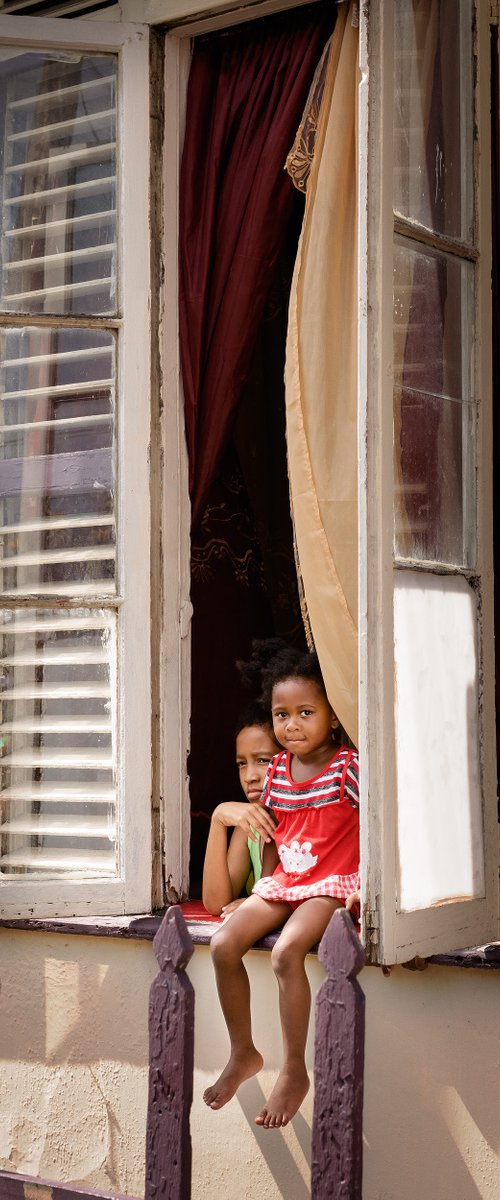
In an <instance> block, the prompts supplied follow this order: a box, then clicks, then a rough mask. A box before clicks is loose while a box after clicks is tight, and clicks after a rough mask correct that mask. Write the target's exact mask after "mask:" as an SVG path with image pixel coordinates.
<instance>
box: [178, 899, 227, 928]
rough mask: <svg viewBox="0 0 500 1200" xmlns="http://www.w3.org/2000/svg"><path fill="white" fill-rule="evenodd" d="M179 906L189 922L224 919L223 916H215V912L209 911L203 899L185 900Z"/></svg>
mask: <svg viewBox="0 0 500 1200" xmlns="http://www.w3.org/2000/svg"><path fill="white" fill-rule="evenodd" d="M179 908H180V910H181V912H182V913H183V914H184V917H185V918H186V921H187V922H188V923H189V922H190V921H212V922H213V921H222V917H214V915H213V913H209V912H208V909H206V908H205V906H204V904H202V903H201V900H185V901H184V903H183V904H179Z"/></svg>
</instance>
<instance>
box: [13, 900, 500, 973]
mask: <svg viewBox="0 0 500 1200" xmlns="http://www.w3.org/2000/svg"><path fill="white" fill-rule="evenodd" d="M180 907H181V909H182V911H183V913H184V917H185V919H186V923H187V927H188V929H189V933H190V934H191V937H192V939H193V942H194V944H195V946H208V945H210V939H211V937H212V934H213V933H214V930H215V929H217V928H218V926H219V925H220V924H221V918H220V917H212V916H210V914H208V913H207V914H206V915H203V916H201V915H200V910H201V906H200V904H199V903H198V902H196V901H194V902H191V901H187V903H185V904H181V906H180ZM162 918H163V912H160V913H142V914H139V915H137V916H127V917H30V918H26V919H24V918H22V917H16V918H11V919H8V920H0V929H25V930H29V931H30V932H31V933H34V932H37V931H40V932H41V933H64V934H66V935H68V934H71V935H73V934H85V935H86V936H87V937H111V938H136V939H139V940H142V941H149V942H151V941H152V940H153V938H154V937H155V934H156V933H157V932H158V929H159V927H160V925H161V921H162ZM277 936H278V935H277V934H276V933H272V934H270V935H269V936H268V937H265V938H262V939H261V940H260V941H259V942H256V943H255V947H254V948H255V949H256V950H272V948H273V946H274V944H275V942H276V939H277ZM311 953H313V954H314V953H316V947H314V949H313V950H312V952H311ZM426 961H427V962H428V963H430V964H432V965H433V966H443V967H467V968H471V967H473V968H476V969H477V968H481V969H482V970H488V971H491V970H497V971H498V970H500V942H489V943H488V944H487V945H485V946H470V947H469V948H468V949H465V950H452V951H450V952H449V953H448V954H433V955H431V956H430V957H429V958H428V959H427V960H426Z"/></svg>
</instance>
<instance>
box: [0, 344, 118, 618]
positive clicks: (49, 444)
mask: <svg viewBox="0 0 500 1200" xmlns="http://www.w3.org/2000/svg"><path fill="white" fill-rule="evenodd" d="M0 347H1V354H2V362H1V371H0V571H1V574H0V587H1V590H2V591H3V593H4V594H9V595H13V596H30V595H35V594H47V595H62V596H74V597H81V596H85V595H89V596H90V595H92V596H101V595H106V594H109V593H110V592H113V591H114V587H115V585H114V579H115V531H114V505H113V464H114V455H113V414H114V386H115V365H114V364H115V342H114V337H113V335H112V334H111V333H109V332H105V331H101V330H96V329H91V330H81V329H65V330H55V329H47V328H40V329H4V330H3V331H2V332H1V337H0Z"/></svg>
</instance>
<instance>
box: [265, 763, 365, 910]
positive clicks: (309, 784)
mask: <svg viewBox="0 0 500 1200" xmlns="http://www.w3.org/2000/svg"><path fill="white" fill-rule="evenodd" d="M262 801H263V803H264V804H265V805H266V807H267V808H271V809H272V810H273V812H274V813H275V815H276V816H277V817H278V825H277V827H276V835H275V836H276V845H277V848H278V854H279V856H280V862H279V864H278V866H277V867H276V870H275V871H274V874H273V875H269V876H264V878H262V879H259V881H258V883H256V884H255V885H254V888H253V890H254V892H255V893H256V894H257V895H258V896H262V897H263V898H264V899H265V900H288V901H291V902H293V901H295V900H307V899H309V897H311V896H336V897H337V899H339V900H345V899H347V896H350V895H351V893H352V892H356V891H358V890H359V775H358V755H357V753H356V751H355V750H348V749H347V747H346V746H341V748H340V750H337V752H336V753H335V755H334V757H333V758H332V760H331V761H330V762H329V763H328V765H327V766H326V767H324V768H323V770H322V771H321V772H320V774H319V775H316V776H314V778H313V779H307V780H306V781H305V782H304V783H296V782H295V781H294V780H293V779H292V777H291V774H290V754H289V753H288V751H285V750H283V751H282V752H281V754H278V755H276V757H275V758H273V760H272V762H271V763H270V764H269V768H268V772H267V775H266V780H265V783H264V789H263V792H262Z"/></svg>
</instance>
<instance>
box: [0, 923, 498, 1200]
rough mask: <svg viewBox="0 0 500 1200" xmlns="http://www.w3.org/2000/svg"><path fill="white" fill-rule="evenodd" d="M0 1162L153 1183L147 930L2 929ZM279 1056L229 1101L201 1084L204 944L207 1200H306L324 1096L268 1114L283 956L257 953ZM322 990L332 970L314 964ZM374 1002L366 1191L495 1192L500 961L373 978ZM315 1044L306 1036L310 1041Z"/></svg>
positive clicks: (258, 977) (380, 1197)
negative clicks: (113, 935)
mask: <svg viewBox="0 0 500 1200" xmlns="http://www.w3.org/2000/svg"><path fill="white" fill-rule="evenodd" d="M0 963H1V968H0V980H1V991H0V1060H1V1066H0V1167H1V1168H2V1169H5V1170H10V1171H12V1170H14V1171H16V1170H17V1171H19V1172H21V1173H25V1174H28V1175H39V1176H42V1177H45V1178H48V1179H53V1180H59V1181H62V1182H74V1183H81V1184H85V1185H87V1186H89V1187H93V1188H98V1189H99V1188H100V1189H103V1190H108V1191H117V1192H118V1191H119V1192H122V1193H128V1194H129V1195H136V1196H140V1195H141V1193H142V1188H143V1170H144V1164H143V1146H144V1128H145V1117H146V1103H147V1025H146V1021H147V995H148V989H149V984H150V982H151V980H152V978H153V977H154V975H155V973H156V961H155V959H154V955H153V952H152V948H151V945H150V943H147V942H135V941H126V942H125V941H119V940H114V939H108V938H88V937H84V936H72V937H69V936H68V937H66V936H64V935H62V934H52V935H50V936H48V935H46V934H42V933H28V932H22V931H19V932H16V931H12V930H5V929H3V930H0ZM249 967H250V973H251V978H252V984H253V997H254V1020H255V1034H256V1042H257V1045H258V1046H259V1047H260V1049H261V1050H262V1051H263V1053H264V1054H265V1057H266V1062H267V1064H268V1065H267V1068H266V1070H265V1071H264V1072H262V1075H261V1076H260V1077H259V1078H258V1080H252V1081H250V1082H249V1083H247V1084H246V1085H244V1087H243V1088H242V1089H241V1092H240V1095H239V1096H238V1098H237V1099H235V1100H233V1101H232V1103H231V1104H230V1105H228V1106H227V1108H226V1109H225V1110H223V1111H222V1112H220V1113H212V1112H210V1111H209V1110H207V1109H206V1108H205V1106H204V1105H203V1102H202V1099H201V1095H202V1092H203V1088H204V1087H205V1086H206V1083H207V1081H211V1080H212V1079H213V1078H214V1076H215V1075H216V1074H217V1072H218V1071H219V1070H220V1068H221V1066H222V1065H223V1063H224V1061H225V1052H226V1039H225V1032H224V1027H223V1023H222V1019H221V1016H220V1013H219V1008H218V1002H217V997H216V993H215V988H214V983H213V976H212V968H211V962H210V956H209V952H208V950H206V949H204V948H202V947H200V948H198V949H197V950H196V951H195V955H194V957H193V959H192V961H191V964H190V967H189V974H190V976H191V979H192V981H193V983H194V986H195V989H196V995H197V1010H196V1012H197V1019H196V1046H195V1056H196V1077H195V1101H194V1106H193V1113H192V1133H193V1157H194V1185H193V1200H202V1197H203V1198H204V1200H205V1197H208V1198H209V1200H211V1198H212V1197H214V1196H217V1197H220V1200H235V1197H238V1200H247V1198H248V1200H255V1196H257V1195H258V1196H260V1197H261V1200H278V1198H280V1197H285V1198H286V1200H306V1198H307V1196H308V1194H309V1188H308V1163H309V1161H310V1128H311V1115H312V1100H311V1097H308V1099H307V1101H306V1103H305V1105H304V1107H303V1110H302V1112H301V1113H300V1114H298V1116H297V1117H296V1118H295V1120H294V1122H293V1125H292V1126H291V1127H289V1128H288V1129H287V1130H285V1131H284V1132H283V1133H278V1132H271V1131H268V1132H266V1131H262V1130H258V1129H257V1128H256V1127H255V1126H254V1124H253V1118H254V1115H255V1112H256V1111H257V1110H258V1108H259V1107H260V1105H261V1103H262V1097H263V1095H265V1094H266V1093H267V1092H268V1091H269V1089H270V1087H271V1085H272V1082H273V1079H274V1076H275V1072H276V1068H277V1065H278V1062H279V1055H280V1036H279V1026H278V1021H277V1004H276V985H275V982H274V978H273V976H272V972H271V970H270V963H269V956H268V955H267V954H265V953H259V952H253V953H251V954H250V955H249ZM309 970H310V976H311V980H312V983H313V987H316V986H317V985H318V984H319V982H320V980H321V976H322V969H321V967H320V965H319V964H318V962H317V960H316V959H315V958H311V959H310V960H309ZM360 979H361V984H362V986H363V987H364V990H365V992H366V997H367V1055H366V1091H365V1097H366V1102H365V1186H364V1200H403V1198H404V1200H422V1197H429V1200H497V1198H498V1195H499V1193H500V1160H499V1153H498V1152H499V1142H500V1127H499V1122H498V1113H499V1111H500V1072H499V1070H498V1064H499V1063H500V1023H499V1021H498V1010H499V1000H500V973H499V972H496V971H491V972H487V971H478V970H460V969H455V968H446V967H430V968H429V969H428V970H427V971H425V972H423V973H422V974H412V973H410V972H407V971H405V970H403V969H402V968H397V969H396V970H395V971H394V972H393V974H392V975H391V976H390V978H384V977H383V976H382V974H381V972H379V971H378V970H377V969H376V968H367V969H365V971H364V972H363V973H362V975H361V977H360ZM311 1048H312V1047H310V1049H311Z"/></svg>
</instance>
